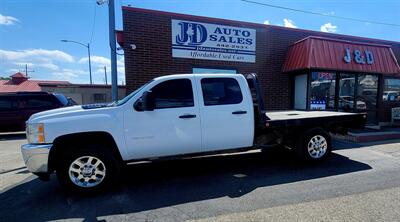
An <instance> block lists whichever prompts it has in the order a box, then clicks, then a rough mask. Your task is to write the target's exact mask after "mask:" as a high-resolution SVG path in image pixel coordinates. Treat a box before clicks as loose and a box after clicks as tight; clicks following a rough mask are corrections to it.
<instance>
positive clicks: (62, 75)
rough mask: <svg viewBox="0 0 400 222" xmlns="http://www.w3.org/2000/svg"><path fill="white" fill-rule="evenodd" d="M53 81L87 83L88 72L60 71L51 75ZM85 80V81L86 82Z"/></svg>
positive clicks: (78, 70) (77, 70) (76, 70)
mask: <svg viewBox="0 0 400 222" xmlns="http://www.w3.org/2000/svg"><path fill="white" fill-rule="evenodd" d="M51 75H52V77H53V79H56V80H63V81H72V82H78V81H82V82H84V83H88V81H89V71H85V70H81V69H62V70H58V71H55V72H52V73H51ZM86 79H87V81H86Z"/></svg>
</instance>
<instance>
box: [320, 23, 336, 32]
mask: <svg viewBox="0 0 400 222" xmlns="http://www.w3.org/2000/svg"><path fill="white" fill-rule="evenodd" d="M320 30H321V32H336V31H337V26H336V25H332V23H330V22H328V23H326V24H323V25H321V28H320Z"/></svg>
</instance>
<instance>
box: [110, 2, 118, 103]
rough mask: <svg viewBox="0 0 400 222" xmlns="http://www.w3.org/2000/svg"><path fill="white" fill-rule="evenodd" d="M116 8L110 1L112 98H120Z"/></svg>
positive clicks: (114, 99)
mask: <svg viewBox="0 0 400 222" xmlns="http://www.w3.org/2000/svg"><path fill="white" fill-rule="evenodd" d="M114 13H115V9H114V0H109V1H108V26H109V38H110V49H111V95H112V100H113V101H117V100H118V77H117V52H116V44H117V43H116V41H115V15H114Z"/></svg>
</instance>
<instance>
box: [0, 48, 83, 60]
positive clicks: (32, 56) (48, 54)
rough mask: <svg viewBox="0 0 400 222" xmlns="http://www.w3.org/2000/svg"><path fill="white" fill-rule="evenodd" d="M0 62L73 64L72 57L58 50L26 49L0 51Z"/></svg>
mask: <svg viewBox="0 0 400 222" xmlns="http://www.w3.org/2000/svg"><path fill="white" fill-rule="evenodd" d="M0 60H5V61H11V62H23V63H27V62H35V61H36V62H42V63H50V62H52V61H59V62H74V61H75V60H74V57H72V56H71V55H69V54H67V53H65V52H63V51H60V50H46V49H27V50H18V51H7V50H1V49H0Z"/></svg>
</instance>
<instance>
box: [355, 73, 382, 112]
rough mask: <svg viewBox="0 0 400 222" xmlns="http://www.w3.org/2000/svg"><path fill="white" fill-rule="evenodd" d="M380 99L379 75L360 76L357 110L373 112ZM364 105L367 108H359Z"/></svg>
mask: <svg viewBox="0 0 400 222" xmlns="http://www.w3.org/2000/svg"><path fill="white" fill-rule="evenodd" d="M377 97H378V75H371V74H362V75H359V76H358V88H357V109H358V110H365V109H368V110H371V109H375V108H376V100H377ZM359 103H360V104H361V103H364V104H365V107H359V106H358V104H359Z"/></svg>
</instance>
